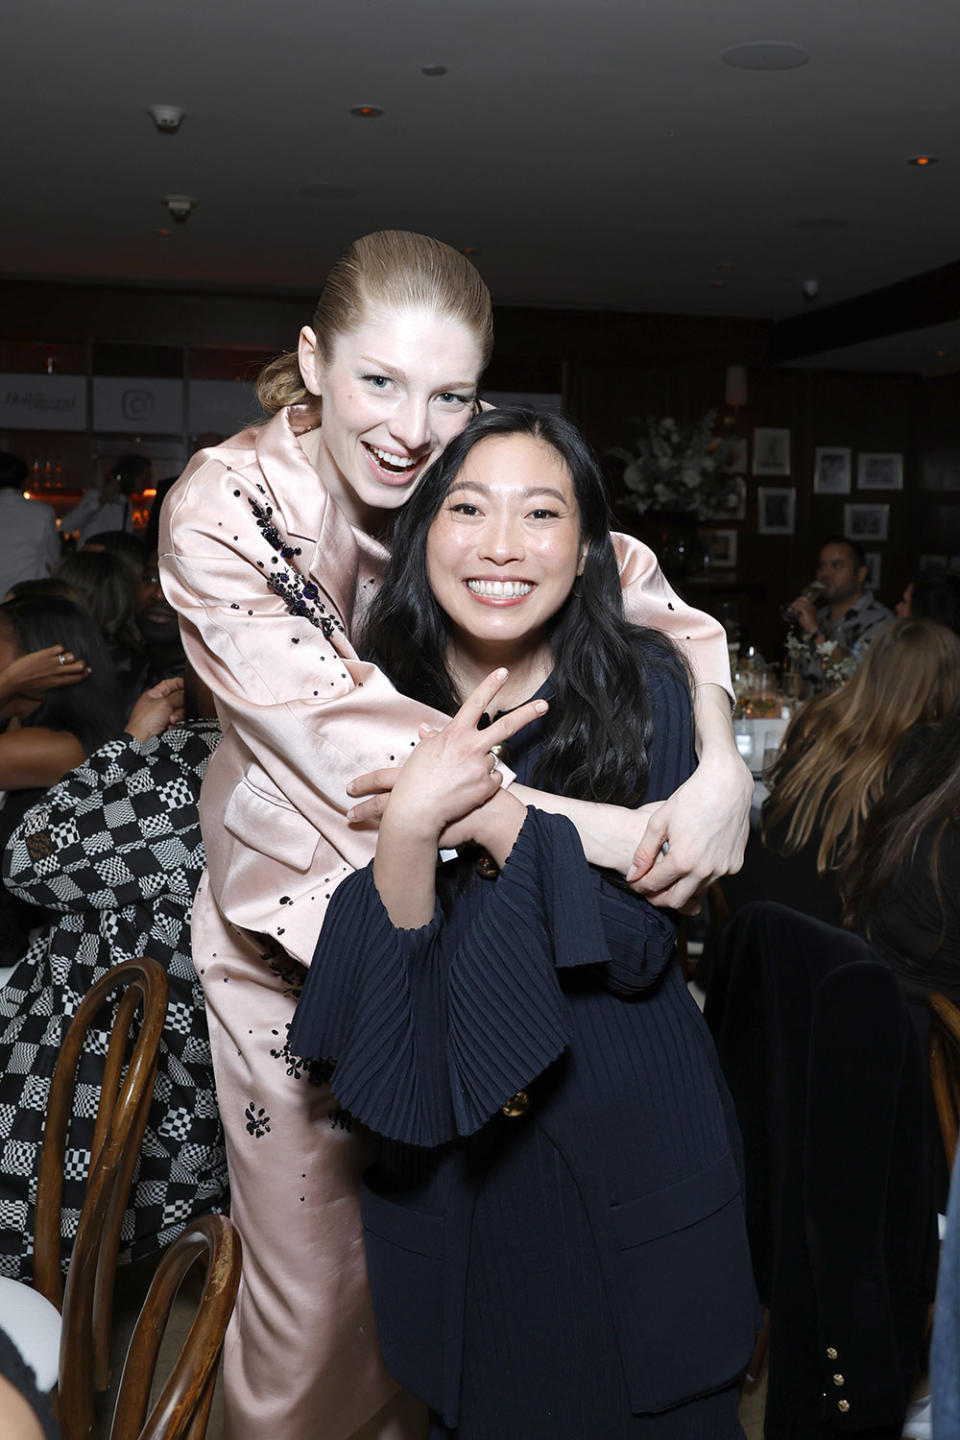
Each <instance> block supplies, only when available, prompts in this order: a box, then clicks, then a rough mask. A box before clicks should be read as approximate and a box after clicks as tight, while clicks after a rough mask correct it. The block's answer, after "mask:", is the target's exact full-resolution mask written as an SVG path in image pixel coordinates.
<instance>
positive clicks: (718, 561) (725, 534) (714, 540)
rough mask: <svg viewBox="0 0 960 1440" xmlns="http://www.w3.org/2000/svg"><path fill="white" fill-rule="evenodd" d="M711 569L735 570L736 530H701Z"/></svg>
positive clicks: (699, 533)
mask: <svg viewBox="0 0 960 1440" xmlns="http://www.w3.org/2000/svg"><path fill="white" fill-rule="evenodd" d="M697 534H698V535H699V537H700V542H701V544H702V545H703V548H704V551H705V552H706V556H707V561H708V563H709V566H710V569H711V570H733V569H735V568H736V564H737V531H736V530H699V531H698V532H697Z"/></svg>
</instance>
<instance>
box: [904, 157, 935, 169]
mask: <svg viewBox="0 0 960 1440" xmlns="http://www.w3.org/2000/svg"><path fill="white" fill-rule="evenodd" d="M939 160H940V156H939V155H912V156H911V157H910V159H909V160H908V161H907V164H908V165H920V166H924V165H936V164H938V163H939Z"/></svg>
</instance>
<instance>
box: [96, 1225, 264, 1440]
mask: <svg viewBox="0 0 960 1440" xmlns="http://www.w3.org/2000/svg"><path fill="white" fill-rule="evenodd" d="M201 1259H202V1260H203V1262H204V1282H203V1293H202V1295H201V1298H200V1303H199V1306H198V1308H197V1313H196V1315H195V1316H194V1319H193V1323H192V1324H191V1326H190V1329H189V1330H188V1332H187V1336H186V1339H185V1340H184V1342H183V1346H182V1348H181V1350H180V1354H179V1355H178V1357H177V1359H176V1361H175V1363H174V1365H173V1368H172V1370H171V1372H170V1375H169V1377H168V1379H167V1382H166V1384H165V1385H164V1387H163V1389H162V1391H161V1392H160V1395H159V1397H158V1399H157V1401H156V1404H155V1405H154V1407H153V1409H152V1410H151V1411H150V1414H149V1417H148V1416H147V1405H148V1404H149V1400H150V1390H151V1385H152V1382H153V1376H154V1371H155V1369H156V1364H157V1356H158V1354H159V1351H160V1344H161V1341H162V1339H163V1331H164V1327H165V1325H166V1323H167V1319H168V1317H169V1315H170V1307H171V1305H172V1304H173V1301H174V1297H175V1296H176V1294H177V1290H178V1289H179V1287H180V1283H181V1281H182V1280H183V1277H184V1276H185V1275H186V1273H187V1271H188V1270H190V1269H191V1267H192V1266H193V1265H194V1264H195V1263H196V1262H197V1261H199V1260H201ZM239 1284H240V1236H239V1234H238V1233H237V1231H236V1229H235V1227H234V1226H233V1225H232V1224H231V1222H230V1221H229V1220H228V1219H227V1217H226V1216H225V1215H204V1216H203V1217H202V1218H201V1219H199V1220H194V1221H193V1222H192V1224H190V1225H188V1226H187V1228H186V1229H185V1230H184V1231H183V1232H182V1234H180V1235H179V1236H178V1237H177V1239H176V1240H175V1241H174V1242H173V1244H172V1245H171V1246H170V1248H169V1249H168V1250H167V1251H166V1253H165V1254H164V1256H163V1259H162V1260H161V1261H160V1264H159V1266H158V1267H157V1271H156V1274H155V1275H154V1277H153V1280H152V1282H151V1285H150V1289H149V1291H148V1292H147V1298H146V1300H145V1301H144V1302H143V1309H142V1310H141V1312H140V1318H139V1320H138V1321H137V1324H136V1327H135V1329H134V1332H133V1336H132V1338H131V1341H130V1347H129V1349H128V1350H127V1358H126V1360H125V1361H124V1365H123V1373H122V1375H121V1377H120V1389H119V1393H118V1395H117V1406H116V1410H115V1412H114V1417H113V1425H112V1427H111V1430H110V1440H202V1437H203V1436H204V1435H205V1433H206V1429H207V1421H208V1419H209V1416H210V1403H211V1401H212V1399H213V1387H214V1383H215V1381H216V1374H217V1361H218V1359H219V1356H220V1350H221V1348H222V1346H223V1337H224V1334H225V1332H226V1328H227V1322H228V1320H229V1319H230V1315H231V1313H232V1311H233V1305H234V1301H235V1300H236V1296H237V1287H238V1285H239Z"/></svg>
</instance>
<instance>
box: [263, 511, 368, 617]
mask: <svg viewBox="0 0 960 1440" xmlns="http://www.w3.org/2000/svg"><path fill="white" fill-rule="evenodd" d="M250 508H251V509H252V510H253V518H254V519H255V520H256V522H257V525H258V527H259V530H260V533H261V535H262V536H263V538H264V540H266V542H267V544H268V545H269V546H270V547H271V549H273V550H276V551H278V552H279V554H280V555H281V556H282V558H283V559H284V560H292V559H293V558H294V557H295V556H296V555H299V554H300V553H301V551H300V547H299V546H292V545H288V544H287V543H286V541H285V540H284V539H283V536H282V535H281V534H280V531H279V530H278V529H277V527H276V525H274V523H273V518H272V517H273V506H272V505H260V504H259V503H258V502H257V501H256V500H251V501H250ZM272 563H273V564H274V565H275V564H276V563H277V557H276V555H274V556H273V560H272ZM266 581H267V584H268V585H269V587H270V589H271V590H272V591H273V593H274V594H275V595H279V597H280V599H281V600H282V601H283V602H284V604H285V605H286V607H287V609H288V610H289V612H290V614H291V615H298V616H300V617H301V618H302V619H304V620H307V621H308V622H309V623H310V624H311V625H313V626H315V627H316V628H317V629H318V630H322V631H323V636H324V639H325V640H329V639H330V637H331V635H332V634H333V632H334V630H339V631H340V632H341V634H346V631H345V630H344V628H343V626H342V625H341V624H340V621H339V620H338V619H337V618H336V617H335V616H333V615H328V614H327V608H326V606H325V605H324V604H323V602H322V600H320V598H319V595H320V592H319V590H318V589H317V587H316V585H314V584H312V582H311V581H309V580H304V578H303V576H302V575H301V574H300V573H299V571H297V570H292V571H291V570H276V571H274V572H272V573H269V574H267V576H266Z"/></svg>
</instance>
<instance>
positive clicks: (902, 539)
mask: <svg viewBox="0 0 960 1440" xmlns="http://www.w3.org/2000/svg"><path fill="white" fill-rule="evenodd" d="M313 299H314V297H313V296H310V295H306V294H295V293H294V294H290V293H277V294H272V295H271V294H266V295H265V294H260V295H242V294H236V293H232V292H231V293H223V294H219V293H213V292H210V291H201V290H193V291H191V290H186V289H179V290H160V289H155V288H148V287H142V288H138V287H119V286H107V285H80V284H63V283H53V282H51V283H44V282H22V283H16V282H9V281H7V282H0V314H2V316H3V320H2V322H0V323H2V326H3V336H2V337H0V368H6V369H28V370H34V369H35V370H38V371H39V370H42V369H43V368H44V366H45V363H46V358H47V356H48V355H49V354H50V353H51V352H52V353H53V354H54V356H55V360H56V367H57V369H61V370H69V369H73V370H76V369H77V368H79V367H80V365H81V364H82V365H83V367H84V368H86V369H88V370H89V371H90V372H91V373H113V374H123V373H128V374H136V373H149V374H169V373H171V368H170V367H171V366H172V367H173V372H174V373H177V367H178V366H181V367H186V368H188V369H189V372H190V373H191V374H194V375H206V376H210V377H216V376H223V377H227V376H233V375H241V374H249V373H250V370H251V369H252V368H256V365H257V364H258V363H259V361H260V360H261V359H262V358H264V357H265V356H267V355H270V354H275V353H277V352H278V351H279V350H281V349H284V348H288V347H290V346H292V345H293V343H294V342H295V339H296V335H297V332H298V329H299V327H300V325H302V324H303V323H305V322H308V321H309V319H310V316H311V312H312V307H313ZM496 335H497V346H496V355H495V357H494V360H493V362H492V364H491V367H490V370H489V371H488V374H487V377H486V382H485V383H486V387H487V388H488V389H490V390H499V391H503V390H509V391H520V392H560V393H562V394H563V397H564V403H565V406H566V408H567V410H568V412H569V413H570V414H571V415H572V416H573V418H574V419H576V420H577V421H578V422H579V423H580V424H581V425H582V427H583V428H584V430H585V432H586V434H587V435H588V437H589V439H590V440H591V442H592V443H593V445H594V447H595V448H596V449H597V451H598V452H599V453H600V454H601V457H602V458H604V463H605V467H606V469H607V473H608V476H609V479H610V482H611V490H612V492H613V496H614V499H615V500H616V498H617V492H618V491H619V490H620V484H619V468H620V467H619V464H618V463H617V462H614V461H612V460H611V459H610V458H609V455H608V454H607V452H608V450H609V448H610V447H611V446H613V445H618V444H620V445H623V444H626V443H628V442H629V440H630V437H631V426H630V419H631V417H639V416H643V415H645V414H652V415H656V416H663V415H673V416H674V417H675V418H676V419H677V420H678V421H679V422H681V423H683V422H688V421H691V420H694V419H696V418H698V417H699V416H700V415H701V414H703V412H704V411H705V410H707V409H710V408H714V407H719V406H722V404H723V398H724V375H725V370H726V367H727V366H728V365H730V364H740V365H745V366H746V367H747V371H748V379H749V402H748V404H747V406H746V407H745V409H744V410H743V411H742V412H740V413H738V415H737V424H738V427H739V428H740V430H741V431H742V432H743V433H745V434H746V435H747V437H748V439H749V438H750V437H751V436H752V432H753V429H754V427H755V426H772V427H782V428H786V429H789V430H790V432H791V437H792V446H791V449H792V471H791V475H790V477H789V479H785V480H782V481H781V480H776V481H773V480H770V481H765V482H763V483H767V484H777V485H781V484H784V485H792V486H794V487H795V489H796V529H795V534H794V535H792V536H789V537H786V536H761V535H758V533H757V513H756V488H757V481H756V480H754V479H752V478H750V479H749V480H748V486H747V507H746V514H745V517H744V519H743V520H741V521H735V522H729V523H730V524H731V526H732V528H735V529H736V531H737V536H738V560H737V567H736V571H735V572H730V571H723V572H714V574H713V576H712V577H711V579H710V581H709V583H706V582H703V581H702V580H701V581H697V582H693V583H691V584H690V586H689V589H688V593H689V595H690V598H691V599H695V600H697V601H698V602H699V603H703V604H704V605H706V606H708V607H711V606H715V605H716V604H717V603H719V602H726V603H727V604H728V605H733V606H735V607H736V608H737V609H738V611H739V613H740V618H741V622H742V624H743V627H744V631H745V638H746V639H749V640H752V641H753V642H754V643H756V644H758V645H759V646H761V648H763V649H764V650H765V651H775V650H776V648H777V646H778V645H779V643H780V640H781V638H782V624H781V622H780V621H779V619H778V617H777V607H778V605H779V604H780V603H781V601H783V600H785V599H789V598H791V597H792V596H793V595H795V594H796V593H797V592H798V591H799V589H800V588H801V587H802V586H803V585H804V584H805V583H806V582H807V581H808V580H809V579H810V578H811V575H812V572H813V566H814V563H815V559H816V553H817V550H818V548H819V544H820V542H821V540H822V539H823V537H824V536H826V535H828V534H830V533H833V532H840V531H841V530H842V528H843V504H844V502H845V501H846V502H848V503H849V502H870V503H874V502H879V503H884V504H889V506H890V529H889V538H888V539H887V540H886V541H883V542H878V543H877V544H876V546H875V547H874V548H875V549H877V550H878V551H879V552H880V554H881V557H882V574H881V585H880V591H879V593H880V595H881V598H882V599H884V600H885V601H886V602H887V603H888V604H890V605H892V604H893V603H894V602H895V601H896V599H897V598H898V597H899V595H900V593H901V591H902V589H903V586H904V584H905V583H906V581H907V580H908V579H909V578H910V576H911V575H912V574H913V573H914V571H915V569H916V566H917V562H918V557H919V555H920V554H925V553H943V552H944V551H945V550H948V549H950V548H951V546H952V541H951V536H952V535H953V533H954V527H955V526H956V524H957V523H958V522H960V492H958V494H957V496H956V503H953V502H952V501H951V497H950V495H949V494H940V495H936V494H930V493H925V492H923V491H922V490H921V489H920V487H919V482H920V473H921V457H922V455H923V454H925V453H928V452H950V451H955V452H957V454H958V455H960V381H958V380H956V379H948V380H942V379H940V380H936V381H925V380H921V379H919V378H918V377H916V376H909V375H907V376H889V375H866V374H850V373H846V372H835V373H830V372H826V371H821V370H811V371H804V370H802V369H800V368H795V369H777V368H774V367H773V366H772V365H771V364H770V362H769V345H770V327H769V326H768V325H767V324H766V323H764V322H762V321H754V320H742V319H737V318H716V319H715V318H705V317H692V316H664V315H624V314H617V313H612V312H609V313H608V312H581V311H545V310H532V309H503V310H498V311H497V312H496ZM137 366H144V367H145V368H144V369H141V370H139V371H138V370H137V368H136V367H137ZM818 445H819V446H825V445H828V446H844V447H849V448H850V449H851V450H852V452H853V465H854V482H853V489H852V492H851V494H850V495H848V496H845V497H838V496H823V495H816V494H814V493H813V487H812V476H813V463H814V451H815V449H816V447H817V446H818ZM861 451H866V452H888V451H892V452H896V453H901V454H903V456H904V488H903V490H902V491H900V492H884V493H879V494H878V493H869V494H868V493H865V492H862V491H858V490H857V489H856V479H855V468H856V457H857V453H858V452H861ZM617 513H618V519H619V522H620V523H621V524H622V525H623V526H624V527H628V528H631V529H633V530H634V531H635V532H636V533H638V534H640V535H643V533H644V523H643V520H642V518H641V517H637V516H635V515H632V514H631V512H629V510H626V509H624V508H622V507H618V512H617ZM725 523H726V522H725ZM648 529H649V526H648ZM955 548H958V549H960V546H956V547H955Z"/></svg>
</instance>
